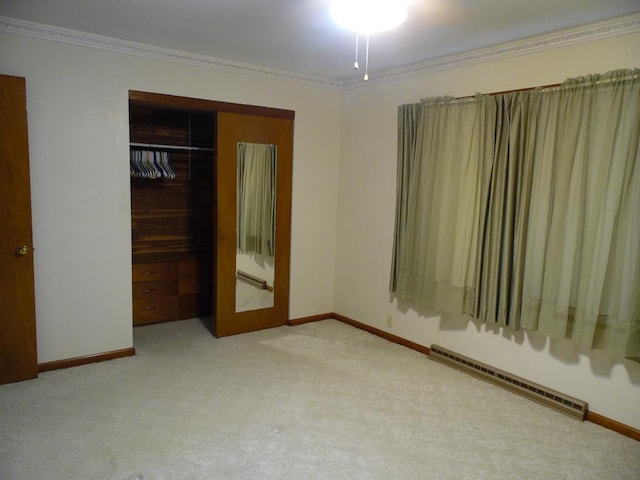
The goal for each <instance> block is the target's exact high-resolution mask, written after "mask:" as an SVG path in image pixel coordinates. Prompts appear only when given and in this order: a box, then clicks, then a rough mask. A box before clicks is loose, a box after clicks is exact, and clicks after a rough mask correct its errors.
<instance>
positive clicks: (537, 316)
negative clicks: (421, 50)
mask: <svg viewBox="0 0 640 480" xmlns="http://www.w3.org/2000/svg"><path fill="white" fill-rule="evenodd" d="M538 124H539V128H538V130H537V135H536V138H535V149H534V150H535V153H534V158H533V170H532V174H533V176H532V184H531V208H530V211H529V218H528V223H529V228H528V231H527V235H526V240H525V241H526V246H525V266H524V268H525V275H524V282H523V286H522V289H523V292H522V294H523V301H522V326H523V327H524V328H526V329H530V330H537V331H539V332H540V333H543V334H545V335H548V336H550V337H558V338H570V339H572V340H573V341H574V342H575V343H576V344H578V345H581V346H583V347H586V348H601V349H606V350H609V351H613V352H616V353H620V354H623V355H627V356H630V357H640V308H639V306H640V301H639V299H640V150H639V148H638V145H639V140H640V139H639V136H640V71H635V72H629V71H616V72H611V73H609V74H606V75H592V76H589V77H585V78H577V79H572V80H568V81H567V82H565V83H564V84H563V85H562V86H561V87H560V88H557V89H550V90H548V91H545V92H543V93H542V94H541V97H540V111H539V114H538Z"/></svg>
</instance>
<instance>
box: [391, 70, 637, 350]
mask: <svg viewBox="0 0 640 480" xmlns="http://www.w3.org/2000/svg"><path fill="white" fill-rule="evenodd" d="M399 112H400V116H399V142H398V180H397V183H398V196H397V207H396V232H395V244H394V259H393V264H392V272H391V288H390V290H391V291H392V292H395V294H396V295H397V296H398V297H399V298H405V299H410V300H415V301H418V302H420V303H424V304H427V305H431V306H433V307H434V308H436V309H440V310H444V311H448V312H458V313H469V314H471V315H473V316H474V317H476V318H478V319H480V320H482V321H484V322H487V323H493V324H497V325H502V326H506V327H509V328H511V329H514V330H517V329H519V328H521V327H522V328H525V329H528V330H535V331H538V332H540V333H542V334H544V335H547V336H550V337H554V338H568V339H571V340H572V341H573V342H575V343H576V344H577V345H580V346H581V347H584V348H601V349H606V350H608V351H611V352H615V353H617V354H621V355H625V356H628V357H632V358H633V357H640V158H639V156H640V153H639V152H640V151H639V147H638V145H639V138H638V137H639V135H640V76H639V72H638V71H629V70H624V71H616V72H611V73H608V74H605V75H602V76H601V75H592V76H589V77H585V78H578V79H572V80H568V81H567V82H565V84H563V85H562V86H560V87H557V88H551V89H537V90H532V91H526V92H515V93H509V94H504V95H495V96H476V98H475V99H473V100H453V99H433V100H430V101H426V102H422V103H421V104H415V105H404V106H401V107H400V109H399ZM463 112H464V113H463ZM414 130H415V131H414Z"/></svg>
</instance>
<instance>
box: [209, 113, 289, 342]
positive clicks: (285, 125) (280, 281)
mask: <svg viewBox="0 0 640 480" xmlns="http://www.w3.org/2000/svg"><path fill="white" fill-rule="evenodd" d="M283 112H285V113H286V115H284V114H283V116H282V117H273V116H262V115H254V114H247V113H231V112H218V124H217V128H218V133H217V175H216V182H217V185H216V190H217V203H216V205H217V250H216V266H217V268H216V286H215V290H216V291H215V299H216V301H215V306H216V308H215V317H214V325H213V331H214V334H215V335H216V336H218V337H220V336H225V335H233V334H237V333H244V332H250V331H254V330H261V329H264V328H271V327H277V326H281V325H285V324H286V323H287V321H288V320H289V318H288V317H289V266H290V259H289V255H290V246H291V238H290V224H291V174H292V160H293V115H292V113H293V112H290V111H283ZM240 142H247V143H262V144H271V145H275V146H276V149H277V158H276V201H275V204H276V213H275V224H276V233H275V256H274V258H275V266H274V273H275V274H274V280H273V292H274V298H273V307H270V308H261V309H256V310H250V311H243V312H237V311H236V288H235V286H236V195H237V187H236V183H237V162H236V160H237V156H238V153H237V152H238V143H240Z"/></svg>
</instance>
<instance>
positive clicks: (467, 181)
mask: <svg viewBox="0 0 640 480" xmlns="http://www.w3.org/2000/svg"><path fill="white" fill-rule="evenodd" d="M399 115H400V120H401V121H403V120H406V121H407V122H409V123H410V124H411V125H415V133H413V132H411V131H408V130H407V129H403V128H402V127H401V137H400V142H399V143H400V146H399V153H400V157H399V164H398V180H397V183H398V208H397V215H398V219H399V220H400V222H399V223H398V224H397V225H396V246H395V252H396V254H395V259H394V263H393V269H392V270H393V271H392V277H391V289H392V291H394V292H396V293H397V294H398V296H399V297H401V298H407V299H414V300H417V301H418V302H420V303H425V304H428V305H432V306H434V307H435V308H438V309H442V310H446V311H450V312H457V313H473V305H474V295H475V283H474V282H475V278H476V269H477V252H478V241H479V233H480V232H479V230H478V227H479V225H480V222H481V219H482V218H483V216H484V215H485V212H484V208H485V205H484V203H483V202H482V201H481V200H482V198H483V197H484V196H486V190H487V188H488V180H489V178H490V173H491V163H492V161H491V152H493V149H494V134H493V132H492V130H491V129H490V128H487V126H486V125H487V124H489V125H493V124H494V122H495V99H494V98H492V97H490V96H480V97H477V98H474V99H470V100H464V101H458V100H455V99H452V98H438V99H433V100H425V101H423V102H422V103H421V104H419V105H406V106H402V107H400V113H399ZM460 130H463V131H465V132H467V135H468V136H467V141H465V142H461V141H460V139H459V137H458V132H459V131H460ZM405 131H406V134H405V133H404V132H405Z"/></svg>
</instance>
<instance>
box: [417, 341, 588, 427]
mask: <svg viewBox="0 0 640 480" xmlns="http://www.w3.org/2000/svg"><path fill="white" fill-rule="evenodd" d="M429 358H431V359H432V360H435V361H438V362H441V363H444V364H446V365H448V366H450V367H453V368H456V369H458V370H461V371H463V372H466V373H469V374H471V375H474V376H476V377H478V378H481V379H483V380H487V381H489V382H491V383H494V384H496V385H499V386H501V387H504V388H506V389H508V390H511V391H512V392H515V393H517V394H519V395H522V396H524V397H526V398H529V399H531V400H534V401H536V402H538V403H541V404H543V405H546V406H548V407H551V408H553V409H555V410H558V411H560V412H562V413H565V414H567V415H569V416H571V417H574V418H577V419H579V420H585V419H586V417H587V411H588V404H587V402H583V401H582V400H578V399H576V398H573V397H570V396H568V395H565V394H563V393H560V392H557V391H555V390H551V389H550V388H547V387H543V386H542V385H538V384H537V383H533V382H530V381H529V380H525V379H523V378H520V377H517V376H516V375H512V374H510V373H508V372H505V371H503V370H500V369H498V368H495V367H492V366H490V365H487V364H484V363H482V362H478V361H476V360H472V359H470V358H468V357H465V356H463V355H460V354H458V353H455V352H452V351H450V350H447V349H445V348H442V347H439V346H437V345H431V349H430V352H429Z"/></svg>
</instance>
